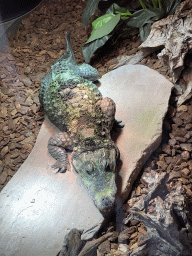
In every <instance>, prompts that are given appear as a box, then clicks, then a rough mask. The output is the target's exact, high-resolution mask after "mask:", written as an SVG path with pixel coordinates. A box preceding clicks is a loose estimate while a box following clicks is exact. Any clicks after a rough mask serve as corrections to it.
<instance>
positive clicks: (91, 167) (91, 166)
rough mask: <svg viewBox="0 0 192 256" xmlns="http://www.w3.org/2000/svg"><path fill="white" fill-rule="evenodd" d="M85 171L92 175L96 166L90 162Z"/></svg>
mask: <svg viewBox="0 0 192 256" xmlns="http://www.w3.org/2000/svg"><path fill="white" fill-rule="evenodd" d="M85 171H86V173H87V174H89V175H92V174H93V172H94V166H93V164H92V163H88V164H87V165H86V166H85Z"/></svg>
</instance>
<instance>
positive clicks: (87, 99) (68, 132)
mask: <svg viewBox="0 0 192 256" xmlns="http://www.w3.org/2000/svg"><path fill="white" fill-rule="evenodd" d="M66 41H67V52H66V53H64V55H63V56H62V57H61V58H60V59H58V60H57V61H56V62H54V63H53V65H52V67H51V71H50V73H49V74H48V75H47V76H46V77H45V78H44V80H43V81H42V83H41V86H40V103H41V105H42V106H43V108H44V111H45V113H46V115H47V116H48V118H49V120H50V121H51V122H52V123H53V124H54V125H55V126H56V127H58V128H59V129H60V130H61V131H62V133H59V134H56V135H54V136H52V137H51V138H50V140H49V143H48V151H49V153H50V154H51V155H52V157H54V158H55V159H56V160H57V161H56V163H55V164H54V165H53V168H55V169H58V170H59V171H60V172H65V171H66V170H67V168H68V160H67V155H66V150H67V149H70V150H73V153H72V165H73V167H74V169H75V170H76V171H77V172H78V173H79V174H80V176H81V180H82V182H83V184H84V185H85V187H86V188H87V190H88V192H89V195H90V196H91V198H92V199H93V201H94V203H95V205H96V206H97V207H98V209H99V210H100V211H101V212H106V211H108V210H110V209H111V208H112V206H113V205H114V201H115V194H116V185H115V169H116V161H117V159H118V157H119V151H118V149H117V147H116V146H115V144H114V142H113V141H112V140H111V137H110V131H111V129H112V126H113V123H114V120H115V119H114V116H115V104H114V102H113V101H112V100H111V99H110V98H104V99H103V98H102V95H101V93H100V92H99V90H98V88H97V86H96V85H95V84H93V83H92V82H91V81H90V80H94V79H95V80H96V78H97V77H98V72H97V70H96V69H94V68H93V67H91V66H90V65H87V64H82V65H78V64H77V63H76V61H75V57H74V53H73V50H72V47H71V44H70V38H69V34H68V35H67V36H66Z"/></svg>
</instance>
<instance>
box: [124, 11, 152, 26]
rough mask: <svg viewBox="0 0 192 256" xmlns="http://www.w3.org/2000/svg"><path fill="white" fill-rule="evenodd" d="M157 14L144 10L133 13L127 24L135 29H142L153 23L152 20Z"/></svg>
mask: <svg viewBox="0 0 192 256" xmlns="http://www.w3.org/2000/svg"><path fill="white" fill-rule="evenodd" d="M155 16H156V13H154V12H152V11H150V10H148V9H143V10H139V11H136V12H134V13H133V15H132V16H131V17H130V19H129V20H128V22H127V26H130V27H134V28H141V27H142V26H143V25H144V24H146V23H151V21H150V19H151V18H153V17H155Z"/></svg>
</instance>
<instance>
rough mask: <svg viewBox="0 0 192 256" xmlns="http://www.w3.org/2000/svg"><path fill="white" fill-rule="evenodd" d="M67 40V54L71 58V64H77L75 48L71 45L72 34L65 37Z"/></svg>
mask: <svg viewBox="0 0 192 256" xmlns="http://www.w3.org/2000/svg"><path fill="white" fill-rule="evenodd" d="M65 40H66V43H67V51H66V52H67V53H68V54H69V56H70V58H69V62H70V63H71V64H77V62H76V59H75V54H74V51H73V47H72V44H71V38H70V33H67V34H66V35H65Z"/></svg>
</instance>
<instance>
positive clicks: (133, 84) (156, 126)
mask: <svg viewBox="0 0 192 256" xmlns="http://www.w3.org/2000/svg"><path fill="white" fill-rule="evenodd" d="M100 82H101V86H100V88H99V90H100V91H101V93H102V95H103V96H104V97H110V98H112V99H113V100H114V102H115V103H116V115H115V117H116V119H117V120H121V121H122V122H123V124H125V127H124V128H123V129H122V132H121V134H120V135H119V136H117V138H116V139H115V140H116V145H117V146H118V148H119V150H120V154H121V160H122V166H121V168H120V170H119V171H120V172H119V175H118V179H117V184H118V195H119V196H120V198H121V199H122V201H124V200H125V199H126V198H127V197H128V195H129V193H130V190H131V187H132V185H133V183H134V181H135V179H136V178H137V176H138V174H139V172H140V170H141V168H142V167H143V165H144V163H145V162H146V161H147V160H148V158H149V157H150V155H151V154H152V152H153V151H154V150H156V149H157V148H158V146H159V144H160V142H161V135H162V124H163V119H164V117H165V114H166V112H167V109H168V102H169V98H170V95H171V89H172V88H173V84H172V83H171V82H169V81H168V80H167V79H166V78H165V77H164V76H163V75H161V74H159V73H158V72H157V71H155V70H152V69H150V68H148V67H146V66H143V65H125V66H122V67H120V68H118V69H116V70H114V71H111V72H109V73H107V74H106V75H104V76H103V77H102V79H101V80H100Z"/></svg>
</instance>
